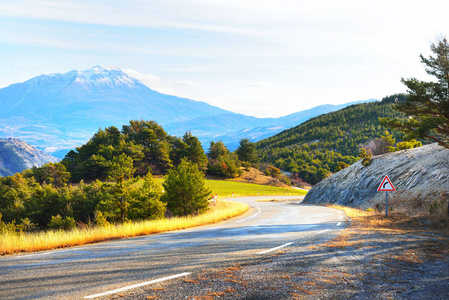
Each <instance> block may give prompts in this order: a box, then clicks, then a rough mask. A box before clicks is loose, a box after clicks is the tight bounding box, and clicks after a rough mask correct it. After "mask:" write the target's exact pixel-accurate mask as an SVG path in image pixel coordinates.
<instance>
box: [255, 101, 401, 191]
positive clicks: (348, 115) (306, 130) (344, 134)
mask: <svg viewBox="0 0 449 300" xmlns="http://www.w3.org/2000/svg"><path fill="white" fill-rule="evenodd" d="M396 98H397V99H398V101H404V100H405V96H404V95H402V94H397V95H392V96H389V97H385V98H384V99H382V101H380V102H370V103H363V104H357V105H352V106H349V107H347V108H344V109H341V110H339V111H336V112H331V113H328V114H325V115H321V116H318V117H316V118H313V119H311V120H309V121H307V122H305V123H303V124H300V125H298V126H296V127H294V128H291V129H288V130H285V131H283V132H281V133H279V134H277V135H275V136H273V137H271V138H268V139H265V140H262V141H259V142H257V143H256V144H255V145H256V148H257V150H258V155H259V157H260V158H261V162H263V163H268V164H272V165H274V166H276V167H278V168H280V169H282V170H285V171H288V172H291V173H293V174H294V175H295V176H297V177H299V178H300V179H301V180H303V181H306V182H308V183H311V184H315V183H317V182H319V181H321V180H323V179H324V178H326V177H328V176H329V175H330V174H331V173H334V172H337V171H339V170H340V169H342V168H344V167H347V166H348V165H351V164H353V163H354V162H356V161H357V160H358V159H359V158H358V153H359V151H360V148H361V147H362V145H364V144H367V143H369V142H370V141H372V140H374V139H376V138H377V139H379V138H380V137H381V136H382V135H384V134H385V130H386V128H385V127H384V126H382V125H381V124H380V123H379V118H383V117H390V118H401V117H402V115H401V113H398V112H396V111H394V110H393V108H392V106H393V103H394V102H395V99H396ZM391 134H392V135H393V138H394V139H396V141H400V133H398V132H394V131H392V132H391Z"/></svg>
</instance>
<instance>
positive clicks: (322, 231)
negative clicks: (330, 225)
mask: <svg viewBox="0 0 449 300" xmlns="http://www.w3.org/2000/svg"><path fill="white" fill-rule="evenodd" d="M329 230H330V229H324V230H321V231H318V232H317V233H316V234H320V233H324V232H326V231H329Z"/></svg>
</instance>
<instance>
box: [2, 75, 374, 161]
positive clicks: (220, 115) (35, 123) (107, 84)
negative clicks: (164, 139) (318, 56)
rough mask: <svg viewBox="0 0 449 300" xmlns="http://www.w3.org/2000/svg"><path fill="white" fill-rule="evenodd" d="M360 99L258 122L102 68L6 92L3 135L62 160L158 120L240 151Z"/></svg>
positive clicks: (37, 81)
mask: <svg viewBox="0 0 449 300" xmlns="http://www.w3.org/2000/svg"><path fill="white" fill-rule="evenodd" d="M373 100H374V99H371V100H367V101H373ZM359 102H366V101H359ZM359 102H353V103H348V104H343V105H337V106H335V105H322V106H318V107H315V108H312V109H309V110H306V111H302V112H298V113H294V114H291V115H288V116H285V117H281V118H256V117H250V116H246V115H242V114H237V113H233V112H230V111H227V110H224V109H221V108H218V107H215V106H212V105H209V104H207V103H205V102H201V101H194V100H191V99H186V98H180V97H176V96H171V95H166V94H162V93H159V92H156V91H154V90H152V89H150V88H148V87H147V86H145V85H144V84H143V83H141V82H140V81H139V80H137V79H134V78H132V77H130V76H128V75H127V74H126V73H125V72H123V71H122V70H120V69H107V68H104V67H101V66H95V67H93V68H92V69H89V70H84V71H76V70H75V71H70V72H68V73H64V74H45V75H40V76H37V77H34V78H32V79H30V80H28V81H25V82H23V83H16V84H12V85H10V86H8V87H6V88H3V89H0V137H4V138H8V137H15V138H19V139H22V140H24V141H26V142H28V143H30V144H33V145H35V146H36V147H38V148H39V149H43V150H45V151H47V152H49V153H51V154H53V155H55V156H57V157H59V158H63V157H64V155H65V154H66V153H67V152H68V151H69V150H71V149H74V148H75V147H76V146H79V145H82V144H84V143H85V142H86V141H87V140H88V139H89V138H90V137H91V136H92V135H93V134H94V133H95V132H96V131H97V130H98V129H99V128H100V127H102V128H105V127H109V126H116V127H118V128H119V129H121V126H122V125H123V124H127V123H128V122H129V121H130V120H133V119H134V120H135V119H144V120H154V121H156V122H157V123H159V124H160V125H162V126H163V127H164V129H165V130H166V131H167V132H168V133H169V134H171V135H177V136H182V135H184V133H185V132H186V131H191V132H192V134H193V135H195V136H197V137H198V138H199V139H200V141H201V142H202V143H203V146H204V147H205V148H207V147H208V144H209V142H210V141H212V140H222V141H223V142H225V143H226V144H227V145H228V147H229V148H230V149H231V150H233V149H235V148H236V146H237V145H238V142H239V141H240V139H242V138H249V139H251V140H252V141H257V140H260V139H262V138H265V137H269V136H271V135H274V134H276V133H278V132H281V131H282V130H285V129H287V128H290V127H293V126H296V125H298V124H300V123H302V122H304V121H306V120H308V119H310V118H312V117H315V116H318V115H321V114H323V113H328V112H331V111H335V110H338V109H340V108H343V107H346V106H348V105H351V104H354V103H359Z"/></svg>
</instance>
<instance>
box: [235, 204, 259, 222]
mask: <svg viewBox="0 0 449 300" xmlns="http://www.w3.org/2000/svg"><path fill="white" fill-rule="evenodd" d="M258 214H260V208H259V207H257V212H256V213H255V214H254V215H252V216H249V217H248V218H246V219H243V220H240V221H238V222H235V224H239V223H243V222H246V221H248V220H250V219H253V218H255V217H256V216H257V215H258Z"/></svg>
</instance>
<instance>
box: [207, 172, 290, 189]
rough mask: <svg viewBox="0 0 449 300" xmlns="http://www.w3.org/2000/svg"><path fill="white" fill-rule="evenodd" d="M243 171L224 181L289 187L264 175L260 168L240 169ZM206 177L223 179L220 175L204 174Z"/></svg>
mask: <svg viewBox="0 0 449 300" xmlns="http://www.w3.org/2000/svg"><path fill="white" fill-rule="evenodd" d="M241 170H242V171H243V173H242V176H240V177H237V178H232V179H226V181H235V182H244V183H254V184H261V185H271V186H277V187H289V186H288V185H286V184H284V183H282V182H281V181H279V180H278V179H276V178H273V177H270V176H265V175H264V173H262V172H261V171H260V170H258V169H255V168H250V169H249V170H245V169H244V168H242V169H241ZM206 178H207V179H211V180H223V178H221V177H217V176H213V175H210V174H208V175H206Z"/></svg>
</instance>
